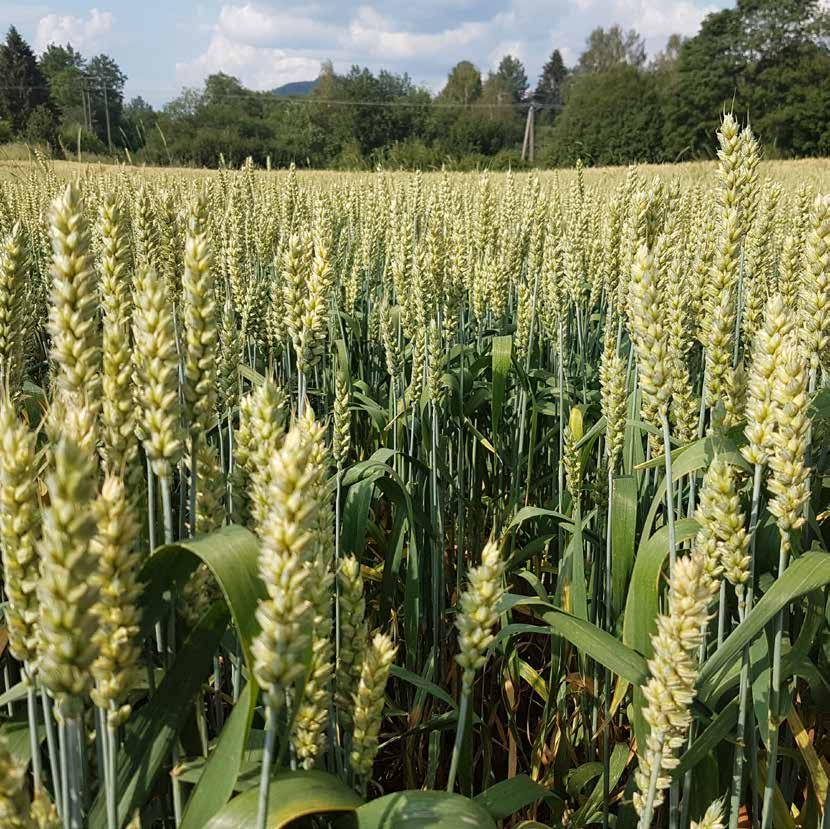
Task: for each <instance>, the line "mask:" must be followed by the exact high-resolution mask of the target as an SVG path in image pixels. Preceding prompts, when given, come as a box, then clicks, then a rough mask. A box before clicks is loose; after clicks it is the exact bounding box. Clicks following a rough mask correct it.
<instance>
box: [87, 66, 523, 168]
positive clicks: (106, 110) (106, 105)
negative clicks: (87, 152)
mask: <svg viewBox="0 0 830 829" xmlns="http://www.w3.org/2000/svg"><path fill="white" fill-rule="evenodd" d="M103 89H104V116H105V117H106V119H107V147H109V151H110V152H112V133H111V132H110V105H109V101H108V100H107V83H106V81H104V83H103ZM531 155H532V152H531ZM532 160H533V159H532V158H531V161H532Z"/></svg>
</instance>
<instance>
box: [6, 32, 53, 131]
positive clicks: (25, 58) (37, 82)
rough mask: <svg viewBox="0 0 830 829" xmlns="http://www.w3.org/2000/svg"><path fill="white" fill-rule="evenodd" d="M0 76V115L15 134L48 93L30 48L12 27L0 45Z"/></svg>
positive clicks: (22, 127) (23, 129) (42, 103)
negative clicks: (0, 84) (0, 81)
mask: <svg viewBox="0 0 830 829" xmlns="http://www.w3.org/2000/svg"><path fill="white" fill-rule="evenodd" d="M0 78H1V79H2V86H0V116H2V117H3V118H5V119H7V120H8V121H9V123H10V124H11V128H12V132H14V133H15V134H18V135H19V134H21V133H23V132H24V131H25V129H26V127H27V125H28V123H29V118H30V117H31V115H32V113H33V112H34V110H35V109H36V108H37V107H39V106H46V105H47V104H48V103H49V92H48V89H47V87H46V80H45V79H44V77H43V73H42V72H41V71H40V68H39V67H38V65H37V61H36V60H35V56H34V53H33V52H32V50H31V47H30V46H29V44H28V43H26V41H25V40H23V38H22V37H21V36H20V33H19V32H18V31H17V29H15V27H14V26H12V27H11V28H10V29H9V31H8V34H7V35H6V40H5V43H3V44H2V45H0Z"/></svg>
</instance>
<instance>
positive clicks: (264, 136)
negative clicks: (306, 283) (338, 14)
mask: <svg viewBox="0 0 830 829" xmlns="http://www.w3.org/2000/svg"><path fill="white" fill-rule="evenodd" d="M0 78H2V81H0V140H12V139H16V140H27V141H31V142H41V143H46V144H48V145H49V146H50V148H51V149H52V151H53V153H56V154H60V153H63V154H65V155H67V156H74V154H75V153H76V152H77V151H78V150H80V151H81V152H84V153H90V152H97V153H101V154H106V153H108V152H109V153H110V154H120V155H121V157H122V158H123V157H124V156H127V157H128V158H129V159H130V160H132V161H134V162H147V163H153V164H167V163H175V164H192V165H198V166H216V165H218V164H222V163H225V164H228V165H238V164H240V163H241V162H242V161H243V160H244V159H245V158H247V157H251V158H252V159H253V160H254V162H255V163H257V164H259V165H262V166H266V165H268V164H270V165H272V166H287V165H288V164H290V163H291V162H294V163H296V164H297V165H298V166H309V167H336V168H360V167H364V168H365V167H374V166H387V167H406V168H416V167H417V168H424V169H426V168H430V167H439V166H447V167H449V168H454V169H472V168H475V167H480V166H488V167H491V168H497V169H498V168H505V167H508V166H512V167H517V166H519V165H520V164H521V161H520V155H519V154H520V148H521V146H522V139H523V135H524V130H525V124H526V121H527V117H528V110H529V109H531V108H532V109H533V117H534V118H535V122H536V129H535V150H536V153H535V158H536V163H537V164H541V165H543V166H570V165H572V164H574V163H575V161H576V159H577V158H581V159H582V161H583V163H586V164H595V165H605V164H627V163H634V162H659V161H675V160H681V159H682V160H688V159H694V158H701V157H705V156H707V155H708V154H709V153H710V152H711V149H710V148H711V146H712V135H713V134H714V132H715V130H716V128H717V124H718V123H719V119H720V116H721V114H722V113H723V112H724V111H726V110H729V111H733V112H735V113H737V114H739V115H740V116H741V117H742V118H744V119H746V120H749V121H750V122H751V123H752V127H753V129H754V131H755V132H756V134H758V135H759V137H760V138H761V140H762V142H763V145H764V146H765V148H766V151H767V153H768V154H770V155H774V156H778V157H802V156H816V155H830V14H828V12H827V11H825V9H824V8H823V5H822V3H821V2H820V0H738V2H737V5H736V6H735V7H734V8H729V9H725V10H723V11H719V12H715V13H712V14H710V15H708V16H707V17H706V18H705V19H704V21H703V23H702V24H701V27H700V30H699V31H698V32H697V34H695V35H694V36H693V37H690V38H682V37H680V36H678V35H673V36H672V37H671V38H670V39H669V41H668V43H667V45H666V48H665V49H664V50H663V51H662V52H660V53H659V54H657V55H655V56H654V57H653V58H652V59H651V60H649V59H648V56H647V54H646V49H645V44H644V41H643V38H642V37H641V36H640V35H639V34H638V33H637V32H636V31H633V30H629V31H624V30H623V29H622V28H621V27H620V26H617V25H613V26H610V27H609V28H603V27H598V28H596V29H595V30H594V31H593V32H591V34H590V35H589V37H588V38H587V40H586V44H585V48H584V50H583V52H582V53H581V55H580V56H579V58H578V60H577V62H576V64H575V65H574V66H571V67H568V66H566V65H565V62H564V61H563V59H562V55H561V53H560V51H559V50H558V49H554V50H553V51H552V53H551V55H550V58H549V59H548V61H547V62H546V63H545V65H544V67H543V69H542V72H541V74H540V76H539V78H538V80H537V82H536V83H535V84H534V85H531V83H530V81H529V79H528V76H527V72H526V69H525V67H524V66H523V64H522V62H521V61H520V60H518V59H517V58H515V57H514V56H512V55H505V56H504V58H502V60H501V61H500V63H499V64H498V67H497V68H496V69H495V71H491V72H489V73H487V75H486V76H484V75H483V74H482V72H481V71H480V69H479V68H478V67H476V66H475V65H474V64H473V63H472V62H470V61H467V60H462V61H460V62H458V63H457V64H456V65H455V66H454V67H453V68H452V69H451V70H450V72H449V74H448V76H447V80H446V83H445V85H444V86H443V88H442V89H441V91H440V92H439V93H438V94H437V95H433V94H431V93H430V92H429V90H427V89H425V88H423V87H421V86H419V85H417V84H415V83H414V82H413V81H412V79H411V78H410V77H409V76H408V75H407V74H395V73H391V72H387V71H383V70H382V71H380V72H378V73H377V74H375V73H373V72H371V71H370V70H369V69H367V68H364V67H359V66H354V67H352V68H351V70H350V71H348V72H346V73H337V72H335V71H334V69H333V67H332V65H331V64H330V63H324V64H323V66H322V69H321V72H320V76H319V78H318V79H317V80H316V82H315V85H314V87H313V89H312V90H311V91H310V92H309V94H307V95H302V96H283V95H278V94H274V93H268V92H256V91H253V90H250V89H246V88H245V87H244V86H243V84H241V83H240V81H239V80H238V79H236V78H233V77H231V76H229V75H226V74H223V73H218V74H214V75H210V76H209V77H208V78H207V79H206V80H205V83H204V86H203V87H202V88H201V89H192V88H187V89H184V90H183V91H182V93H181V94H180V95H179V96H178V97H177V98H175V99H174V100H172V101H170V102H169V103H168V104H166V105H165V106H164V107H162V108H161V109H160V110H156V109H154V108H153V107H152V106H150V105H149V104H148V103H147V102H146V101H144V100H143V99H142V98H140V97H138V98H134V99H132V100H131V101H129V102H128V103H126V102H125V101H124V83H125V81H126V76H125V75H124V73H123V72H122V71H121V70H120V68H119V67H118V65H117V63H116V62H115V61H114V60H113V59H112V58H111V57H109V56H107V55H103V54H102V55H96V56H94V57H92V58H90V59H86V58H85V57H84V56H83V55H81V54H80V53H79V52H77V51H76V50H75V49H73V47H72V46H71V45H69V44H67V45H65V46H60V45H51V46H49V47H48V48H47V49H46V50H45V51H44V52H43V54H42V55H40V56H39V57H36V56H35V55H34V53H33V52H32V50H31V48H30V47H29V46H28V44H26V43H25V41H24V40H23V38H22V37H21V36H20V34H19V33H18V32H17V31H16V30H15V29H14V28H11V29H10V30H9V32H8V35H7V37H6V40H5V43H4V44H3V45H0Z"/></svg>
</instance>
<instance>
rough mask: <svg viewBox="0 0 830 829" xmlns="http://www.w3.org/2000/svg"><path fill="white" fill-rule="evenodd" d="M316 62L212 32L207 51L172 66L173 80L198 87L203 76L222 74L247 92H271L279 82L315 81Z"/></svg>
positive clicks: (314, 59) (316, 60)
mask: <svg viewBox="0 0 830 829" xmlns="http://www.w3.org/2000/svg"><path fill="white" fill-rule="evenodd" d="M319 70H320V60H319V59H317V58H309V57H304V56H302V55H296V54H290V53H288V52H287V51H286V50H284V49H275V48H266V47H257V46H249V45H247V44H244V43H239V42H237V41H234V40H231V39H230V38H228V37H227V36H226V35H225V34H224V33H223V32H221V31H216V32H214V34H213V36H212V37H211V40H210V44H209V45H208V47H207V49H206V50H205V51H204V52H203V53H202V54H201V55H199V57H197V58H196V59H195V60H193V61H190V62H188V63H177V64H176V78H177V79H178V81H179V82H180V83H183V84H185V85H186V86H199V85H201V83H202V81H204V79H205V77H206V76H207V75H210V74H212V73H214V72H225V73H226V74H228V75H234V76H235V77H237V78H239V79H240V80H241V81H242V83H243V84H245V86H247V87H249V88H251V89H259V90H265V89H273V88H274V87H275V86H279V85H280V84H283V83H288V82H289V81H296V80H300V79H303V80H308V79H310V78H316V77H317V74H318V72H319Z"/></svg>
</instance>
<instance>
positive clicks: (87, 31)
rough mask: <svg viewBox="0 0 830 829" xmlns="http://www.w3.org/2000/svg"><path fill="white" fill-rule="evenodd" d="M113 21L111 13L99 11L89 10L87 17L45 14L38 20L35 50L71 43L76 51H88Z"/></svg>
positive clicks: (40, 50)
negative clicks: (52, 44)
mask: <svg viewBox="0 0 830 829" xmlns="http://www.w3.org/2000/svg"><path fill="white" fill-rule="evenodd" d="M114 19H115V18H114V17H113V15H112V12H107V11H100V10H99V9H90V10H89V15H88V17H75V16H73V15H69V14H47V15H45V16H44V17H41V18H40V20H38V24H37V34H36V35H35V48H36V49H37V51H39V52H42V51H43V50H44V49H45V48H46V47H47V46H48V45H49V44H50V43H55V44H60V45H64V44H66V43H71V44H72V45H73V46H74V47H75V48H76V49H79V50H83V49H88V48H90V47H91V46H94V45H95V44H96V43H97V42H98V41H99V39H100V38H101V36H102V35H105V34H107V33H108V32H110V31H111V30H112V24H113V22H114Z"/></svg>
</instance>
